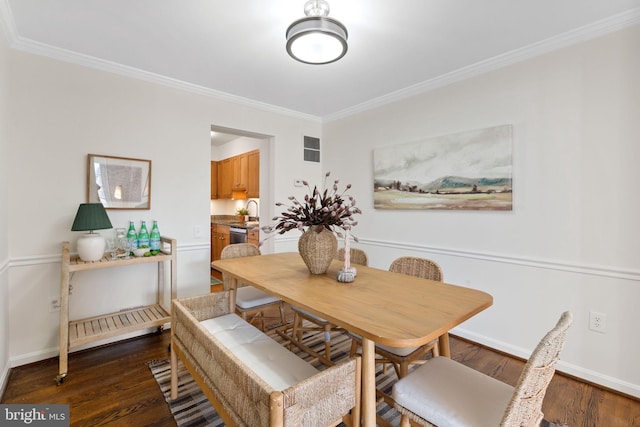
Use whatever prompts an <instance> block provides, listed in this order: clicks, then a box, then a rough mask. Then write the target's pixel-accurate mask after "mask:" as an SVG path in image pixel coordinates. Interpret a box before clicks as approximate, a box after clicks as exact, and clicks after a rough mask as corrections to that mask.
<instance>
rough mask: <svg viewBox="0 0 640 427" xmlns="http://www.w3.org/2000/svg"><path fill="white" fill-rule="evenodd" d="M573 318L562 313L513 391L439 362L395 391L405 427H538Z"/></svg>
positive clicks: (451, 362) (418, 371)
mask: <svg viewBox="0 0 640 427" xmlns="http://www.w3.org/2000/svg"><path fill="white" fill-rule="evenodd" d="M572 319H573V316H572V314H571V312H570V311H566V312H564V313H562V315H561V316H560V319H559V320H558V322H557V324H556V326H555V327H554V328H553V329H552V330H551V331H549V332H548V333H547V334H546V335H545V336H544V338H542V340H541V341H540V343H539V344H538V345H537V346H536V348H535V349H534V351H533V353H532V354H531V357H530V358H529V360H528V361H527V363H526V364H525V366H524V369H523V371H522V373H521V374H520V378H519V379H518V382H517V384H516V386H515V387H512V386H510V385H508V384H505V383H503V382H501V381H498V380H497V379H495V378H493V377H490V376H488V375H485V374H483V373H481V372H478V371H476V370H474V369H472V368H469V367H468V366H465V365H463V364H462V363H459V362H456V361H454V360H451V359H449V358H447V357H436V358H434V359H432V360H430V361H429V363H427V364H425V365H424V366H421V367H419V368H418V369H416V370H414V371H412V372H411V373H410V374H409V375H407V376H406V377H404V378H402V379H401V380H399V381H398V382H397V383H395V384H394V386H393V391H392V396H393V399H394V401H395V404H394V406H395V407H396V409H398V411H400V413H401V414H403V419H402V421H401V424H400V425H401V426H408V425H409V421H410V422H411V424H414V425H423V426H438V427H453V426H456V427H464V426H469V427H471V426H481V425H482V426H502V427H512V426H538V425H540V422H541V421H542V418H543V414H542V401H543V399H544V395H545V393H546V390H547V386H548V385H549V383H550V382H551V378H552V377H553V375H554V373H555V365H556V362H557V361H558V359H559V358H560V352H561V351H562V347H563V345H564V341H565V338H566V333H567V329H568V328H569V326H571V322H572Z"/></svg>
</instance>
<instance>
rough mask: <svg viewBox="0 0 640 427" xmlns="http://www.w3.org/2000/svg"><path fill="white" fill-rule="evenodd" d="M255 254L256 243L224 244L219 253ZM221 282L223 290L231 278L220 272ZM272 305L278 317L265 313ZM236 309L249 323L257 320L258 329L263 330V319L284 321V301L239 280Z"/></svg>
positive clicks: (228, 255) (257, 252) (225, 255)
mask: <svg viewBox="0 0 640 427" xmlns="http://www.w3.org/2000/svg"><path fill="white" fill-rule="evenodd" d="M257 255H260V249H258V247H257V246H256V245H252V244H250V243H234V244H231V245H228V246H225V248H224V249H223V250H222V253H221V254H220V259H228V258H238V257H245V256H257ZM222 283H223V287H224V290H228V289H229V288H230V283H231V278H230V277H229V276H228V275H227V274H225V273H222ZM272 307H275V308H277V309H278V311H279V316H278V317H275V316H268V315H265V311H266V310H267V309H268V308H272ZM236 311H237V312H238V313H239V314H240V316H241V317H242V318H243V319H245V320H246V321H248V322H250V323H254V322H256V321H257V322H259V324H260V329H261V330H263V331H264V330H265V320H276V321H279V322H280V324H281V325H284V324H285V323H286V317H285V313H284V302H283V301H282V300H281V299H279V298H277V297H274V296H273V295H270V294H268V293H266V292H264V291H261V290H259V289H256V288H254V287H253V286H249V285H247V284H246V283H242V282H240V281H238V284H237V287H236Z"/></svg>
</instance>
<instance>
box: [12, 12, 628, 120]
mask: <svg viewBox="0 0 640 427" xmlns="http://www.w3.org/2000/svg"><path fill="white" fill-rule="evenodd" d="M638 24H640V7H638V8H634V9H630V10H628V11H626V12H623V13H620V14H617V15H614V16H611V17H609V18H606V19H603V20H600V21H596V22H594V23H591V24H588V25H585V26H583V27H580V28H577V29H575V30H571V31H567V32H565V33H563V34H560V35H558V36H555V37H551V38H548V39H546V40H542V41H540V42H537V43H533V44H531V45H528V46H525V47H523V48H519V49H515V50H512V51H510V52H506V53H504V54H501V55H497V56H495V57H493V58H489V59H486V60H483V61H480V62H477V63H475V64H472V65H469V66H467V67H463V68H460V69H458V70H455V71H452V72H450V73H447V74H443V75H441V76H438V77H435V78H433V79H430V80H426V81H424V82H421V83H418V84H415V85H412V86H408V87H406V88H403V89H400V90H397V91H395V92H391V93H389V94H386V95H383V96H380V97H377V98H374V99H371V100H369V101H366V102H363V103H360V104H357V105H354V106H352V107H349V108H345V109H343V110H340V111H338V112H336V113H333V114H329V115H326V116H323V117H318V116H314V115H311V114H306V113H301V112H299V111H294V110H290V109H287V108H282V107H278V106H275V105H272V104H267V103H264V102H260V101H256V100H253V99H249V98H244V97H240V96H236V95H232V94H229V93H226V92H222V91H218V90H214V89H210V88H206V87H204V86H199V85H194V84H191V83H187V82H184V81H181V80H177V79H173V78H170V77H165V76H162V75H159V74H155V73H151V72H148V71H144V70H140V69H137V68H134V67H129V66H125V65H122V64H118V63H115V62H111V61H105V60H102V59H98V58H95V57H92V56H89V55H84V54H80V53H77V52H72V51H69V50H66V49H60V48H57V47H54V46H51V45H47V44H44V43H40V42H36V41H33V40H30V39H26V38H24V37H21V36H20V35H19V34H17V31H16V27H15V22H14V20H13V14H12V12H11V8H10V7H9V4H8V0H0V25H1V26H2V28H3V29H4V34H5V37H6V39H7V41H8V44H9V47H11V48H13V49H17V50H21V51H24V52H28V53H33V54H36V55H40V56H46V57H49V58H52V59H57V60H60V61H64V62H70V63H74V64H77V65H81V66H85V67H89V68H93V69H97V70H101V71H106V72H109V73H115V74H119V75H122V76H126V77H130V78H135V79H138V80H143V81H147V82H150V83H156V84H160V85H163V86H168V87H172V88H176V89H181V90H184V91H188V92H192V93H195V94H198V95H203V96H207V97H211V98H215V99H218V100H221V101H227V102H232V103H235V104H239V105H243V106H247V107H252V108H256V109H259V110H262V111H267V112H271V113H276V114H282V115H285V116H289V117H293V118H298V119H302V120H310V121H314V122H321V123H326V122H331V121H335V120H339V119H342V118H345V117H348V116H352V115H354V114H358V113H361V112H364V111H367V110H371V109H374V108H378V107H381V106H383V105H386V104H390V103H392V102H396V101H400V100H403V99H407V98H410V97H413V96H416V95H420V94H423V93H426V92H429V91H432V90H435V89H438V88H441V87H444V86H447V85H450V84H452V83H456V82H459V81H462V80H466V79H469V78H471V77H475V76H478V75H481V74H484V73H487V72H489V71H493V70H496V69H499V68H502V67H505V66H508V65H512V64H515V63H518V62H521V61H524V60H526V59H530V58H533V57H535V56H539V55H542V54H545V53H549V52H552V51H554V50H558V49H562V48H565V47H568V46H571V45H574V44H578V43H581V42H585V41H588V40H591V39H593V38H596V37H599V36H602V35H605V34H608V33H612V32H615V31H618V30H622V29H624V28H627V27H631V26H634V25H638Z"/></svg>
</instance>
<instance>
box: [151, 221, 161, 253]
mask: <svg viewBox="0 0 640 427" xmlns="http://www.w3.org/2000/svg"><path fill="white" fill-rule="evenodd" d="M149 247H150V248H151V255H157V254H158V252H160V229H159V228H158V221H156V220H155V219H154V220H153V226H152V227H151V235H150V237H149Z"/></svg>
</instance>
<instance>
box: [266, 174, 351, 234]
mask: <svg viewBox="0 0 640 427" xmlns="http://www.w3.org/2000/svg"><path fill="white" fill-rule="evenodd" d="M329 175H331V172H327V173H326V174H325V177H324V184H323V190H322V191H320V190H318V187H317V186H314V187H313V189H311V186H310V185H309V183H308V182H307V181H302V184H303V185H304V186H306V187H307V189H308V190H309V193H308V194H306V195H305V196H304V201H302V202H300V201H299V200H298V199H296V198H295V197H294V196H290V197H289V201H290V202H291V204H289V205H287V204H285V203H280V202H278V203H276V206H286V208H287V210H286V211H284V212H282V213H281V214H280V216H276V217H274V218H273V221H275V225H272V226H264V227H262V231H264V232H265V233H275V232H277V233H278V234H284V233H286V232H287V231H291V230H294V229H297V230H300V231H303V232H304V231H305V228H308V227H312V226H322V227H324V228H326V229H327V230H329V231H333V232H335V233H336V234H337V235H338V237H344V235H343V234H342V232H341V230H344V231H348V230H351V228H352V227H354V226H356V225H357V224H358V222H357V221H356V220H355V219H354V218H353V216H354V215H356V214H361V213H362V212H361V211H360V209H359V208H358V207H356V200H355V199H354V198H353V196H351V195H347V194H346V192H347V191H348V190H349V189H350V188H351V184H347V186H346V188H345V189H344V190H343V191H342V192H338V183H339V181H338V180H337V179H336V180H335V181H334V182H333V186H332V187H331V189H332V192H331V193H330V192H329V189H328V188H326V183H327V179H328V178H329ZM353 239H354V240H355V241H356V242H357V241H358V239H357V238H356V237H355V236H353Z"/></svg>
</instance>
